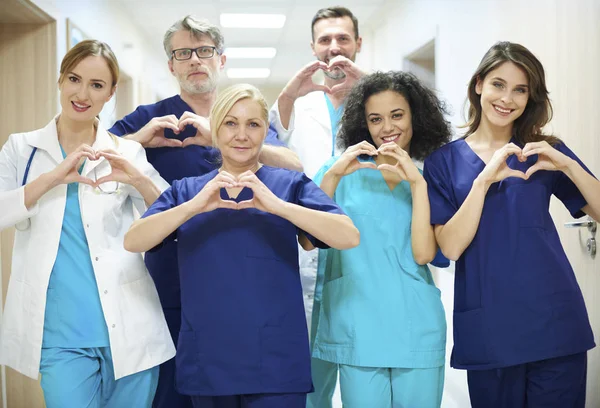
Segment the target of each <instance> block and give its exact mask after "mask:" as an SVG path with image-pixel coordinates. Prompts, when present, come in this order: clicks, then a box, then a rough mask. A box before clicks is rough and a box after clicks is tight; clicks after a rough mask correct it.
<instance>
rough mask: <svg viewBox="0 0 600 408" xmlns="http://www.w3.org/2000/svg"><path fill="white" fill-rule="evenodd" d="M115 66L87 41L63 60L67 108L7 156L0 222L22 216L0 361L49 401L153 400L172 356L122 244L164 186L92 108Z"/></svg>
mask: <svg viewBox="0 0 600 408" xmlns="http://www.w3.org/2000/svg"><path fill="white" fill-rule="evenodd" d="M118 79H119V66H118V64H117V60H116V58H115V56H114V54H113V52H112V51H111V49H110V48H109V47H108V45H106V44H104V43H102V42H99V41H95V40H87V41H83V42H80V43H79V44H77V45H76V46H75V47H73V48H72V49H71V50H70V51H69V52H68V53H67V54H66V55H65V57H64V58H63V61H62V63H61V66H60V78H59V81H58V86H59V90H60V104H61V108H62V110H61V113H60V114H59V115H58V116H56V117H55V118H53V119H52V120H51V121H50V123H49V124H48V125H47V126H46V127H44V128H43V129H38V130H35V131H32V132H27V133H20V134H13V135H11V136H10V138H9V140H8V141H7V142H6V144H5V145H4V146H3V148H2V152H1V153H0V208H2V211H1V213H0V229H3V228H6V227H8V226H12V225H16V228H17V233H16V236H15V245H14V250H13V263H12V273H11V276H10V282H9V286H8V294H7V298H6V307H5V309H4V314H3V321H2V332H1V333H0V342H1V344H0V363H1V364H5V365H8V366H10V367H12V368H14V369H15V370H17V371H19V372H21V373H23V374H25V375H27V376H28V377H31V378H34V379H37V378H38V375H39V373H41V375H42V379H41V386H42V390H43V392H44V399H45V402H46V406H47V407H48V408H70V407H72V408H82V407H110V408H131V407H136V408H137V407H140V408H144V407H148V408H149V407H150V406H151V404H152V399H153V398H154V393H155V391H156V385H157V382H158V365H159V364H161V363H162V362H164V361H166V360H168V359H170V358H172V357H173V355H174V354H175V349H174V346H173V341H172V340H171V337H170V335H169V330H168V328H167V325H166V322H165V319H164V316H163V313H162V310H161V307H160V302H159V299H158V295H157V293H156V288H155V287H154V283H153V282H152V279H151V277H150V275H149V274H148V272H147V270H146V268H145V266H144V261H143V259H142V257H141V256H140V255H139V254H132V253H129V252H127V251H125V249H124V248H123V237H124V235H125V232H126V230H127V228H128V227H129V225H130V224H131V223H132V222H133V219H134V213H133V206H134V205H135V206H136V207H137V209H138V211H144V209H145V206H146V205H150V204H151V203H152V202H153V201H154V200H155V199H156V198H157V197H158V196H159V194H160V191H161V189H164V188H166V187H167V186H168V185H167V184H166V182H165V181H164V180H162V179H161V178H160V176H159V175H158V173H157V172H156V170H154V168H153V167H152V166H151V165H150V164H149V163H148V161H147V160H146V155H145V154H144V149H143V148H142V146H141V145H139V144H138V143H136V142H132V141H128V140H118V139H117V138H116V137H115V136H112V135H110V134H109V133H108V132H107V131H106V130H104V129H103V128H102V125H101V124H100V123H99V120H98V119H97V118H96V116H97V115H98V114H99V113H100V111H101V110H102V107H103V106H104V104H105V103H106V102H107V101H108V100H109V99H110V98H111V97H112V96H113V95H114V92H115V90H116V85H117V82H118Z"/></svg>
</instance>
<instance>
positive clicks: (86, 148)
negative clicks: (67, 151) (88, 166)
mask: <svg viewBox="0 0 600 408" xmlns="http://www.w3.org/2000/svg"><path fill="white" fill-rule="evenodd" d="M75 152H88V153H91V154H92V155H94V156H95V155H96V152H95V151H94V149H92V146H90V145H88V144H85V143H84V144H82V145H80V146H79V147H78V148H77V150H75ZM75 152H74V153H75Z"/></svg>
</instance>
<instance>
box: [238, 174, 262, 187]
mask: <svg viewBox="0 0 600 408" xmlns="http://www.w3.org/2000/svg"><path fill="white" fill-rule="evenodd" d="M237 183H238V185H239V186H245V187H251V188H254V187H257V186H260V185H261V184H262V183H260V180H258V179H257V178H256V176H254V178H253V177H251V176H246V177H240V178H238V182H237Z"/></svg>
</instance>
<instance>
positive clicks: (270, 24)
mask: <svg viewBox="0 0 600 408" xmlns="http://www.w3.org/2000/svg"><path fill="white" fill-rule="evenodd" d="M220 22H221V27H226V28H281V27H283V25H284V24H285V15H283V14H230V13H223V14H221V16H220Z"/></svg>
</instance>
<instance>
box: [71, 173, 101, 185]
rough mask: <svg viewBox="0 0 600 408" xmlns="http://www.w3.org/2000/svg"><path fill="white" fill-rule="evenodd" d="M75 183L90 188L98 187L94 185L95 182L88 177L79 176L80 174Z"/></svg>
mask: <svg viewBox="0 0 600 408" xmlns="http://www.w3.org/2000/svg"><path fill="white" fill-rule="evenodd" d="M75 181H76V182H77V183H81V184H87V185H88V186H92V187H96V186H95V185H94V182H93V181H92V180H91V179H89V178H87V177H83V176H81V175H79V174H78V175H77V176H76V177H75Z"/></svg>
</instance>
